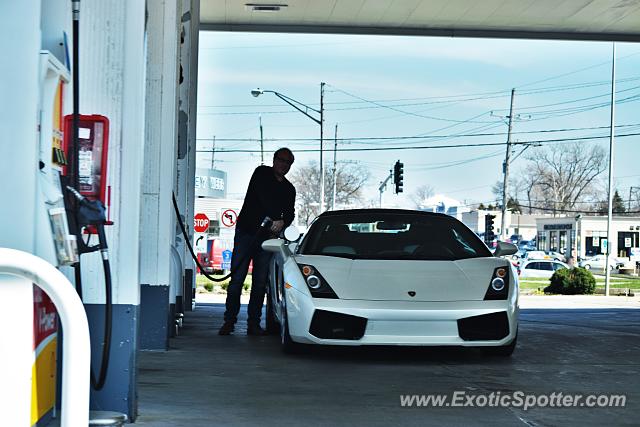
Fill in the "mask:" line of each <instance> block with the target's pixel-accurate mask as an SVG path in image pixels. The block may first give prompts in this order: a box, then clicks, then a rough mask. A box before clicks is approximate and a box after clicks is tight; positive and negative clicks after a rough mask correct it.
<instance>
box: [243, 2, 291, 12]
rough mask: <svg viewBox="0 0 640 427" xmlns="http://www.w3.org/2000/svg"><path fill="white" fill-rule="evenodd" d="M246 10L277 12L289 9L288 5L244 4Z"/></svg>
mask: <svg viewBox="0 0 640 427" xmlns="http://www.w3.org/2000/svg"><path fill="white" fill-rule="evenodd" d="M244 7H245V9H246V10H249V11H251V12H279V11H280V10H282V9H285V8H287V7H289V5H288V4H257V3H245V5H244Z"/></svg>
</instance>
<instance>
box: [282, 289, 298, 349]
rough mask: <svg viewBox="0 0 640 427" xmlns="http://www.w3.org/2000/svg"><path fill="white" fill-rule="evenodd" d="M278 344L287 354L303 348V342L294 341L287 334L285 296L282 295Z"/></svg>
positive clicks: (287, 320)
mask: <svg viewBox="0 0 640 427" xmlns="http://www.w3.org/2000/svg"><path fill="white" fill-rule="evenodd" d="M280 345H281V347H282V351H283V352H285V353H287V354H296V353H300V352H301V351H302V348H303V344H299V343H297V342H294V341H293V340H292V339H291V335H289V319H288V317H287V303H286V297H285V296H284V295H283V296H282V315H281V322H280Z"/></svg>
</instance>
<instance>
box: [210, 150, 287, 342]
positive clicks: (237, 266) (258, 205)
mask: <svg viewBox="0 0 640 427" xmlns="http://www.w3.org/2000/svg"><path fill="white" fill-rule="evenodd" d="M293 160H294V157H293V153H292V152H291V150H289V149H288V148H280V149H279V150H277V151H276V152H275V153H274V154H273V166H272V167H269V166H258V167H257V168H256V170H255V171H254V172H253V175H252V176H251V181H250V182H249V188H248V189H247V194H246V196H245V198H244V203H243V204H242V209H241V210H240V214H239V215H238V221H237V222H236V234H235V237H234V239H233V255H232V257H231V281H230V282H229V287H228V288H227V302H226V311H225V312H224V324H223V325H222V327H221V328H220V331H219V332H218V333H219V334H220V335H229V334H231V333H232V332H233V330H234V328H235V323H236V321H237V319H238V312H239V311H240V295H241V293H242V285H243V283H244V279H245V278H246V277H247V271H248V270H249V261H250V260H253V273H252V282H251V297H250V299H249V308H248V315H249V316H248V321H247V335H264V334H265V331H264V329H262V328H261V327H260V316H261V314H262V304H263V302H264V295H265V292H266V283H267V275H268V273H269V261H270V260H271V253H269V252H266V251H264V250H263V249H262V246H261V244H262V242H263V241H264V240H266V239H268V238H270V237H273V236H276V235H278V234H279V233H280V232H281V231H282V230H283V229H284V228H286V227H288V226H289V225H290V224H291V222H292V221H293V217H294V214H295V208H294V203H295V199H296V190H295V188H294V187H293V185H292V184H291V183H290V182H289V181H288V180H287V179H286V178H285V177H284V176H285V175H286V174H287V172H289V169H290V168H291V165H292V164H293ZM265 217H269V218H270V219H271V220H272V223H271V225H270V226H269V228H268V230H266V232H264V230H262V229H261V224H262V222H263V221H264V219H265Z"/></svg>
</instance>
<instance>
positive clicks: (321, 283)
mask: <svg viewBox="0 0 640 427" xmlns="http://www.w3.org/2000/svg"><path fill="white" fill-rule="evenodd" d="M298 267H300V272H301V273H302V277H304V281H305V283H306V284H307V287H308V288H309V292H311V296H312V297H313V298H332V299H338V295H336V293H335V292H334V291H333V289H331V286H329V284H328V283H327V281H326V280H325V279H324V277H322V275H321V274H320V272H319V271H318V270H317V269H316V268H315V267H314V266H312V265H309V264H298Z"/></svg>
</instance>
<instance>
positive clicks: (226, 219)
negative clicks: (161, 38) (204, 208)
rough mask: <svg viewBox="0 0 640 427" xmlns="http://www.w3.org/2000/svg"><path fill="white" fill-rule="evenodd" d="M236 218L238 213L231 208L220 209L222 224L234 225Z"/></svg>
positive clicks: (226, 225)
mask: <svg viewBox="0 0 640 427" xmlns="http://www.w3.org/2000/svg"><path fill="white" fill-rule="evenodd" d="M237 220H238V214H237V213H236V211H234V210H233V209H225V210H223V211H222V225H224V226H225V227H235V226H236V221H237Z"/></svg>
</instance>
